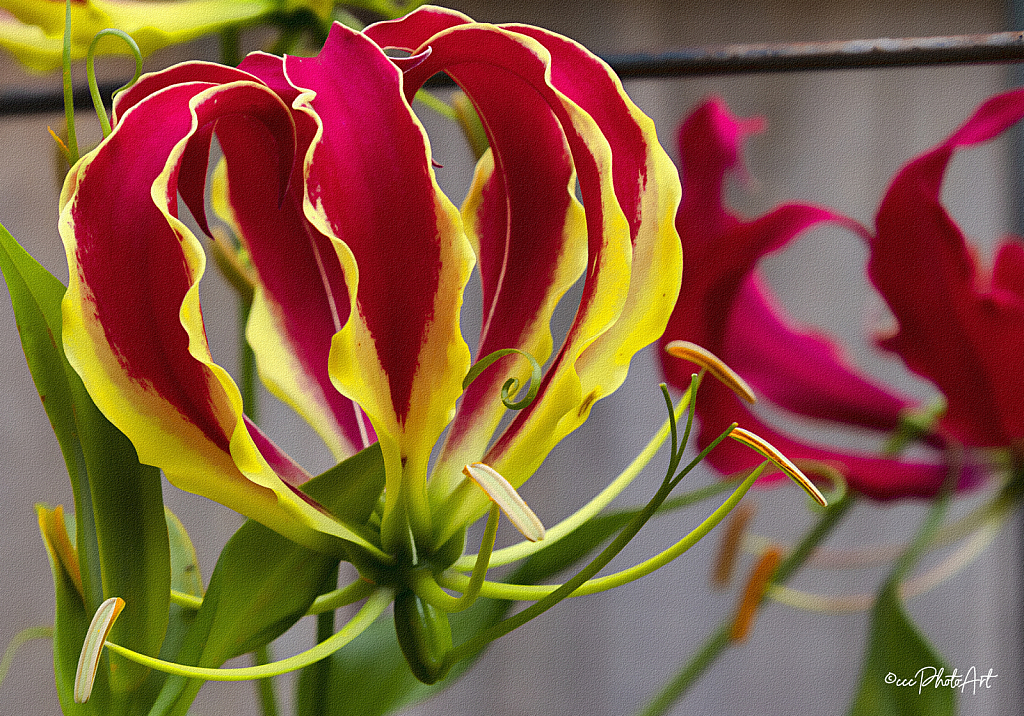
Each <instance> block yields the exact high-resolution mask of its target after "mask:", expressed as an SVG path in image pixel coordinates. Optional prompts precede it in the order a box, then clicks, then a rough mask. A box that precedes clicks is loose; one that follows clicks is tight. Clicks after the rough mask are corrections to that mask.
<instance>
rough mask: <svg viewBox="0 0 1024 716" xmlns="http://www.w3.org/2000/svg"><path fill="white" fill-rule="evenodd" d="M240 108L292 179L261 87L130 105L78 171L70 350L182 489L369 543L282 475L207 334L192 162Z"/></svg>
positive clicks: (172, 95)
mask: <svg viewBox="0 0 1024 716" xmlns="http://www.w3.org/2000/svg"><path fill="white" fill-rule="evenodd" d="M233 115H245V116H248V117H251V118H253V119H254V120H256V122H258V123H259V125H260V126H261V127H264V128H265V130H261V131H265V132H266V133H265V134H263V135H262V136H269V137H271V138H272V142H271V144H270V147H272V148H273V151H269V152H268V155H269V156H272V157H273V161H272V162H271V163H270V164H269V165H268V168H267V171H266V175H267V176H268V177H269V178H270V180H271V182H272V183H273V184H274V185H275V186H281V185H282V184H283V183H284V182H285V181H287V173H288V172H287V170H288V168H290V166H291V161H292V159H291V157H292V154H293V151H294V148H293V142H294V136H293V134H294V131H293V125H292V120H291V116H290V112H289V111H288V109H287V107H285V105H284V104H283V103H282V102H281V101H280V100H279V99H278V98H277V96H276V95H274V94H273V93H272V92H270V91H268V90H267V88H266V87H264V86H263V85H260V84H258V83H256V82H253V81H238V82H231V83H228V84H223V85H216V84H211V83H207V82H190V83H179V84H174V85H170V86H166V87H164V88H162V89H160V90H158V91H156V92H155V93H154V94H152V95H151V96H149V97H147V98H145V99H141V100H140V101H138V102H137V103H136V104H134V105H133V106H132V107H130V108H129V109H128V110H127V111H125V112H124V114H123V115H122V117H121V118H120V121H119V122H118V123H117V125H116V127H115V130H114V132H113V133H112V134H111V135H110V137H109V138H108V139H107V140H105V141H104V142H103V143H102V144H101V145H100V146H99V147H98V148H97V149H96V150H95V151H94V152H92V153H91V154H89V155H87V156H86V157H84V158H83V159H82V161H80V162H79V163H78V164H77V165H76V166H75V167H74V168H73V169H72V171H71V173H70V174H69V176H68V179H67V181H66V183H65V187H64V191H63V194H62V212H61V221H60V230H61V235H62V238H63V239H64V242H65V247H66V250H67V257H68V264H69V267H70V283H69V288H68V291H67V294H66V295H65V299H64V305H63V313H64V343H65V349H66V351H67V354H68V358H69V360H70V361H71V363H72V365H73V366H74V367H75V369H76V370H77V371H78V373H79V374H80V375H81V377H82V379H83V381H84V382H85V385H86V387H87V389H88V390H89V393H90V395H91V396H92V397H93V399H94V400H95V402H96V404H97V405H98V406H99V408H100V409H101V410H102V411H103V412H104V414H105V415H106V416H107V417H108V418H109V419H110V420H111V421H112V422H113V423H114V424H115V425H116V426H117V427H118V428H119V429H121V430H122V431H123V432H124V433H125V434H126V435H127V436H128V437H129V439H130V440H131V441H132V442H133V444H134V445H135V447H136V450H137V451H138V453H139V459H140V460H141V461H143V462H145V463H147V464H151V465H155V466H157V467H159V468H161V469H162V470H164V473H165V474H166V475H167V477H168V479H169V480H170V481H171V482H172V483H173V484H175V485H177V486H179V487H181V488H183V489H185V490H188V491H190V492H195V493H197V494H200V495H204V496H206V497H209V498H211V499H214V500H216V501H218V502H221V503H222V504H225V505H227V506H228V507H231V508H232V509H234V510H236V511H238V512H240V513H242V514H244V515H246V516H247V517H251V518H253V519H256V520H258V521H260V522H263V523H264V524H266V525H267V526H269V527H271V528H272V529H275V530H277V531H278V532H280V533H282V534H284V535H285V536H287V537H289V538H291V539H294V540H296V541H299V542H302V543H304V544H307V545H310V546H313V547H318V548H326V547H328V542H329V538H327V537H326V535H333V536H334V537H340V538H343V539H351V540H354V541H360V542H361V541H362V540H361V539H360V538H358V537H356V535H355V534H354V533H353V532H352V531H351V530H349V529H348V528H347V527H345V526H344V525H343V524H341V523H339V522H337V521H336V520H334V519H332V518H331V517H330V516H329V515H327V514H325V513H324V512H322V511H321V510H319V509H318V508H317V507H316V506H315V505H313V504H311V503H310V502H309V501H307V500H305V499H303V498H302V497H301V496H300V495H298V494H296V492H295V491H294V490H293V489H292V488H291V487H289V486H288V485H287V484H286V483H285V482H284V481H283V480H282V479H281V478H280V477H279V476H278V475H277V474H276V473H275V472H274V470H273V469H272V468H271V466H270V465H269V464H268V462H267V459H265V458H264V456H263V455H262V454H261V452H260V450H259V448H258V447H257V445H256V443H255V442H254V440H253V437H252V436H251V435H250V433H249V431H248V429H247V427H246V423H245V421H244V418H243V415H242V406H241V397H240V395H239V392H238V389H237V387H236V386H235V384H234V383H233V381H232V380H231V378H230V376H229V375H228V374H227V372H226V371H224V370H223V368H221V367H220V366H218V365H217V364H216V363H215V362H214V361H213V359H212V356H211V355H210V351H209V346H208V345H207V342H206V335H205V329H204V326H203V321H202V313H201V308H200V305H199V281H200V279H201V278H202V275H203V272H204V270H205V266H206V257H205V254H204V253H203V250H202V246H201V244H200V243H199V241H198V240H197V239H196V237H195V236H194V235H193V234H192V233H191V232H190V231H189V230H188V228H187V227H186V226H185V225H184V224H183V223H182V222H181V221H179V220H178V218H177V193H178V192H177V188H178V187H177V183H178V179H179V166H180V163H181V161H182V157H183V156H184V154H185V152H186V148H187V146H188V143H189V141H190V139H192V138H193V137H195V136H196V135H197V133H198V132H199V131H200V130H201V128H203V127H204V126H205V125H208V124H209V123H211V122H214V121H216V120H218V119H220V118H223V117H228V116H233ZM282 168H283V169H284V170H283V171H282ZM275 462H277V460H276V458H275ZM291 477H294V476H291Z"/></svg>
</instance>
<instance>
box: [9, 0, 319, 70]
mask: <svg viewBox="0 0 1024 716" xmlns="http://www.w3.org/2000/svg"><path fill="white" fill-rule="evenodd" d="M333 6H334V3H333V1H332V0H241V1H239V0H176V1H175V2H153V1H152V0H71V58H72V59H73V60H80V59H83V58H85V56H86V53H87V52H88V50H89V44H90V43H91V42H92V39H93V37H94V36H95V35H96V33H98V32H100V31H101V30H105V29H107V28H113V29H116V30H121V31H123V32H127V33H128V34H129V35H131V36H132V38H133V39H134V40H135V41H136V42H137V43H138V45H139V48H140V49H141V50H142V54H143V55H148V54H149V53H150V52H153V51H154V50H158V49H160V48H161V47H166V46H167V45H173V44H176V43H179V42H187V41H188V40H192V39H194V38H197V37H200V36H202V35H207V34H210V33H212V32H217V31H219V30H221V29H224V28H226V27H235V26H238V25H240V24H244V23H249V22H252V21H253V20H255V19H256V18H259V17H261V16H264V15H266V14H268V13H271V12H275V11H291V10H294V9H297V8H308V9H310V10H312V11H313V12H315V13H316V14H317V15H318V16H320V17H321V18H324V19H326V18H328V17H330V13H331V9H332V7H333ZM64 12H65V6H64V0H0V47H3V48H4V49H6V50H7V51H8V52H10V53H11V54H13V55H14V56H15V57H16V58H17V59H18V60H19V61H20V62H22V63H23V64H25V65H27V66H28V67H30V68H32V69H34V70H38V71H41V72H45V71H48V70H53V69H56V68H58V67H60V66H61V57H62V53H63V48H64V40H63V35H64ZM97 49H98V51H99V52H100V53H106V52H110V53H128V52H129V50H128V48H127V47H126V46H125V45H124V44H123V43H121V42H120V41H119V40H117V39H115V38H109V39H106V40H101V41H100V44H99V46H98V48H97Z"/></svg>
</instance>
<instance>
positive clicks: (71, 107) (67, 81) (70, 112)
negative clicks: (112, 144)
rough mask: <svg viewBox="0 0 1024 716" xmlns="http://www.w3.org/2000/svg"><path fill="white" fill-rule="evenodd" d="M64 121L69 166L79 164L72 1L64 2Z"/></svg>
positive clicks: (66, 0)
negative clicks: (72, 43)
mask: <svg viewBox="0 0 1024 716" xmlns="http://www.w3.org/2000/svg"><path fill="white" fill-rule="evenodd" d="M63 65H64V70H63V73H62V77H63V85H64V120H65V122H66V123H67V125H68V144H67V148H68V164H70V165H71V166H74V165H75V163H76V162H78V135H77V134H76V133H75V93H74V89H73V88H72V86H71V0H64V59H63Z"/></svg>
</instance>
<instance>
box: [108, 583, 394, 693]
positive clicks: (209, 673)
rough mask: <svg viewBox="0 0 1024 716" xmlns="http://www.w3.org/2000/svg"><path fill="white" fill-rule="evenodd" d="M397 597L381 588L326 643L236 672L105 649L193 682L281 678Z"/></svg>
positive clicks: (357, 630) (333, 647) (344, 639)
mask: <svg viewBox="0 0 1024 716" xmlns="http://www.w3.org/2000/svg"><path fill="white" fill-rule="evenodd" d="M393 598H394V593H393V592H392V591H391V590H390V589H378V590H377V591H376V592H374V593H373V594H372V595H371V596H370V598H369V599H367V600H366V603H365V604H364V605H363V606H362V608H361V609H360V610H359V611H358V612H357V613H356V615H355V616H354V617H352V619H351V620H350V621H349V622H348V623H347V624H346V625H345V626H344V627H342V628H341V629H340V630H339V631H338V632H337V633H335V634H334V635H333V636H331V637H330V638H329V639H327V640H326V641H322V642H320V643H319V644H317V645H316V646H314V647H313V648H312V649H308V650H306V651H303V652H301V653H299V654H296V655H295V656H290V657H288V658H287V659H282V660H281V661H275V662H272V663H269V664H263V665H259V666H244V667H240V668H234V669H211V668H208V667H202V666H184V665H182V664H175V663H174V662H170V661H164V660H163V659H156V658H154V657H152V656H146V655H145V654H139V653H137V652H134V651H132V650H131V649H125V648H124V647H123V646H119V645H118V644H115V643H113V642H110V641H108V642H107V643H106V647H107V648H108V649H110V650H111V651H113V652H115V653H117V654H120V655H121V656H123V657H125V658H126V659H130V660H131V661H134V662H136V663H138V664H142V665H143V666H148V667H150V668H152V669H156V670H157V671H163V672H166V673H168V674H175V675H177V676H184V677H187V678H190V679H203V680H204V681H248V680H250V679H265V678H267V677H268V676H279V675H281V674H286V673H288V672H289V671H295V670H297V669H302V668H304V667H306V666H309V665H310V664H315V663H316V662H318V661H320V660H321V659H324V658H326V657H328V656H330V655H331V654H333V653H334V652H336V651H337V650H338V649H340V648H341V647H343V646H345V645H346V644H348V643H349V642H350V641H352V640H353V639H355V638H356V637H357V636H359V635H360V634H362V633H363V632H364V631H366V629H367V628H368V627H369V626H370V625H371V624H373V622H374V621H376V619H377V617H379V616H380V615H381V614H382V613H383V612H384V610H385V609H387V607H388V605H389V604H390V603H391V600H392V599H393Z"/></svg>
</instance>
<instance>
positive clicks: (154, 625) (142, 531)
mask: <svg viewBox="0 0 1024 716" xmlns="http://www.w3.org/2000/svg"><path fill="white" fill-rule="evenodd" d="M0 270H2V271H3V273H4V278H5V279H6V281H7V287H8V290H9V292H10V294H11V304H12V306H13V308H14V313H15V317H16V319H17V322H18V332H19V334H20V336H21V341H22V347H23V349H24V351H25V358H26V361H27V362H28V366H29V370H30V371H31V373H32V379H33V381H34V382H35V384H36V388H37V390H38V392H39V395H40V398H41V399H42V401H43V406H44V408H45V409H46V412H47V416H48V417H49V419H50V424H51V425H52V427H53V431H54V434H55V435H56V436H57V440H58V443H59V444H60V447H61V451H62V452H63V454H64V459H65V463H66V464H67V468H68V475H69V476H70V478H71V485H72V490H73V492H74V496H75V515H76V523H77V528H76V529H77V536H76V544H77V546H78V558H79V564H80V568H81V575H82V586H83V596H84V605H85V609H86V611H87V612H89V613H92V612H94V611H95V610H96V609H97V608H98V607H99V604H100V603H101V602H102V601H103V600H104V599H106V598H107V597H111V596H117V597H121V598H122V599H124V600H125V602H126V603H127V604H128V605H129V608H128V609H126V610H125V613H124V616H123V617H122V618H121V619H120V620H119V621H118V623H117V624H116V625H115V627H114V630H113V632H112V633H111V639H112V640H113V641H116V642H118V643H120V644H122V645H124V646H127V647H129V648H131V649H134V650H136V651H141V652H143V653H155V652H157V651H158V650H159V649H160V645H161V643H162V642H163V638H164V633H165V631H166V628H167V613H168V603H169V599H170V566H169V564H170V562H169V560H170V556H169V553H168V546H167V528H166V525H165V522H164V513H163V497H162V494H161V484H160V473H159V471H158V470H157V469H156V468H154V467H151V466H148V465H142V464H140V463H139V461H138V457H137V456H136V453H135V448H134V447H133V446H132V444H131V442H130V441H129V440H128V439H127V438H126V437H125V436H124V435H123V434H122V433H121V432H120V431H119V430H117V428H115V427H114V426H113V425H112V424H111V423H110V422H109V421H108V420H107V419H106V418H105V417H104V416H103V415H102V414H101V413H100V411H99V410H98V409H97V408H96V405H95V404H94V403H93V402H92V399H91V398H90V397H89V394H88V393H87V392H86V390H85V386H84V385H83V384H82V381H81V379H80V378H79V377H78V375H77V374H76V373H75V371H74V370H73V369H72V368H71V366H70V364H69V363H68V362H67V359H66V357H65V355H64V349H63V345H62V343H61V339H60V335H61V326H62V317H61V305H60V304H61V299H62V298H63V296H64V292H65V288H64V285H63V284H62V283H61V282H60V281H59V280H58V279H57V278H55V277H54V276H53V275H52V274H50V273H49V272H48V271H47V270H46V269H45V268H43V267H42V266H41V265H40V264H39V263H38V262H37V261H36V260H35V259H33V258H32V257H31V256H29V254H28V253H27V252H26V251H25V250H24V249H23V248H22V247H21V246H20V245H19V244H18V243H17V242H16V241H15V240H14V238H13V237H12V236H11V235H10V234H9V233H8V232H7V231H6V229H3V227H0ZM112 660H113V661H114V662H115V663H116V665H117V668H116V669H115V670H112V671H111V674H112V683H111V686H112V688H113V689H114V690H115V691H117V692H120V693H125V694H126V693H129V692H132V691H135V690H136V689H138V688H139V686H140V684H141V683H142V681H143V680H144V679H145V678H146V675H147V673H148V671H147V669H145V668H144V667H140V666H138V665H137V664H133V663H131V662H128V661H126V660H122V659H121V658H120V657H112ZM111 713H113V712H111Z"/></svg>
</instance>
